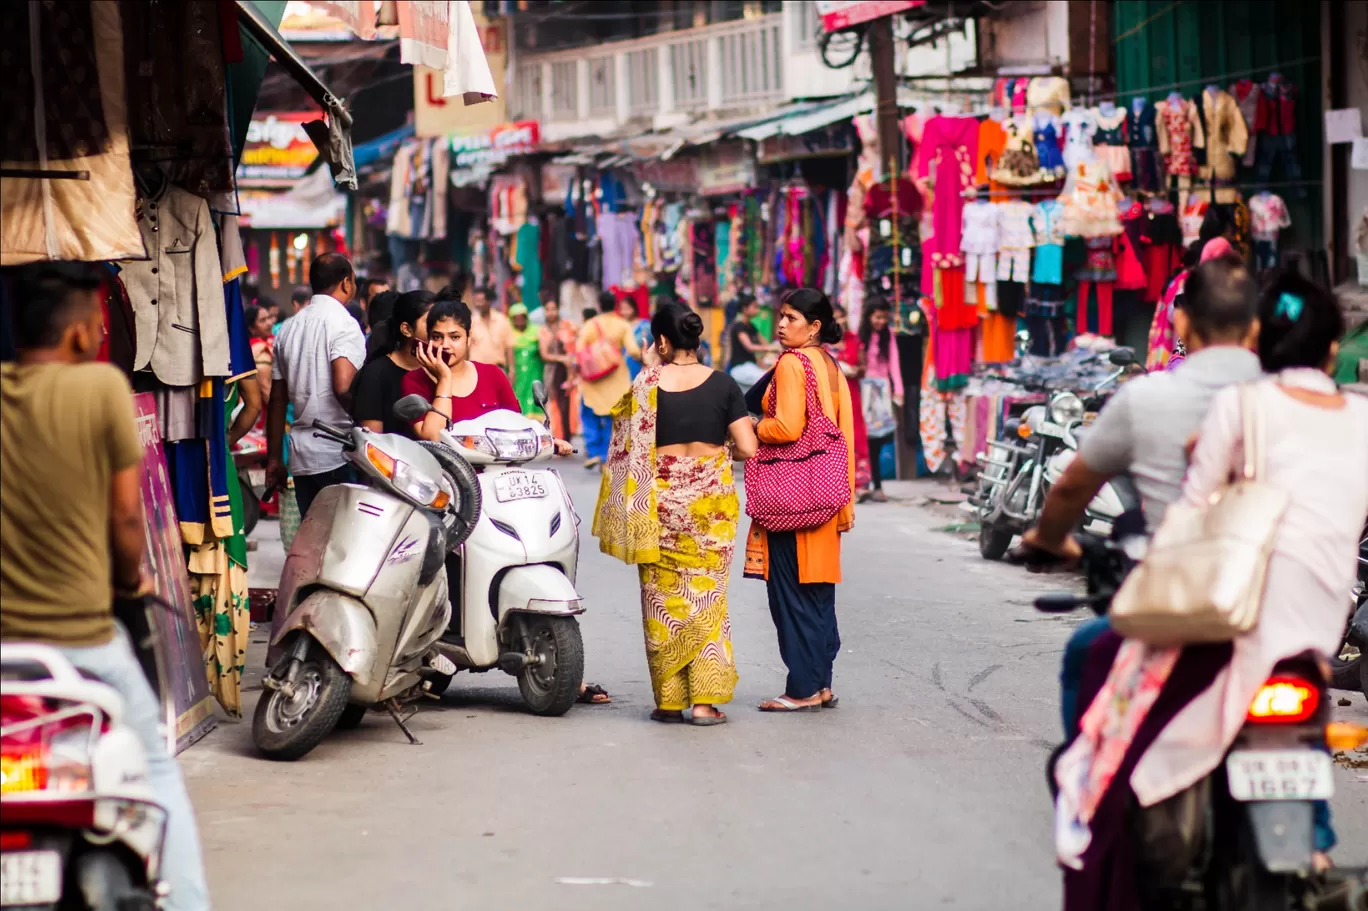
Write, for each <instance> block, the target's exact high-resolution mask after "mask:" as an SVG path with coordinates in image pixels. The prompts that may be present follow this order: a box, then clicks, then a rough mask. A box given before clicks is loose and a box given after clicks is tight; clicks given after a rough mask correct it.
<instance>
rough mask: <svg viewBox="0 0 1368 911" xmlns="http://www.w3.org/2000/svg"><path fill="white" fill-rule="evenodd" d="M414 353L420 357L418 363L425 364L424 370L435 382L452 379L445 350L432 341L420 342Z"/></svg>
mask: <svg viewBox="0 0 1368 911" xmlns="http://www.w3.org/2000/svg"><path fill="white" fill-rule="evenodd" d="M414 354H415V356H416V357H417V358H418V363H420V364H422V365H423V372H424V373H426V374H427V375H428V377H429V378H430V379H431V380H432V381H433V382H434V383H440V382H442V380H449V379H451V368H450V367H449V366H447V362H446V358H445V357H444V356H443V352H442V351H441V349H439V348H438V347H437V346H436V345H434V344H433V343H432V342H419V343H418V349H417V350H416V351H415V352H414Z"/></svg>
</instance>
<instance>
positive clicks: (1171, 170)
mask: <svg viewBox="0 0 1368 911" xmlns="http://www.w3.org/2000/svg"><path fill="white" fill-rule="evenodd" d="M1155 109H1156V110H1157V112H1158V116H1157V121H1158V128H1159V151H1160V152H1162V153H1163V155H1164V170H1165V171H1166V172H1168V174H1169V175H1170V176H1178V177H1192V176H1194V175H1196V174H1197V155H1196V150H1197V149H1199V148H1205V147H1206V137H1205V136H1204V135H1203V134H1202V123H1201V120H1200V119H1199V118H1198V116H1197V105H1195V104H1193V103H1192V102H1191V101H1188V100H1187V99H1186V98H1175V97H1173V96H1169V98H1166V99H1165V100H1163V101H1161V102H1159V103H1158V104H1156V105H1155Z"/></svg>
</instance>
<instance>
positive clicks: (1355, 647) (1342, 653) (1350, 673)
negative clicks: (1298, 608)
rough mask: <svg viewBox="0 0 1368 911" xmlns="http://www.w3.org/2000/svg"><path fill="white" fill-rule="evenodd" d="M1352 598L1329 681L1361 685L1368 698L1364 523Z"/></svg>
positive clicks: (1367, 540)
mask: <svg viewBox="0 0 1368 911" xmlns="http://www.w3.org/2000/svg"><path fill="white" fill-rule="evenodd" d="M1351 601H1352V604H1353V607H1352V608H1351V609H1350V612H1349V625H1348V626H1347V627H1345V630H1344V641H1343V642H1341V643H1340V648H1339V652H1338V653H1337V654H1336V655H1335V656H1334V657H1332V658H1331V659H1330V669H1331V679H1330V685H1331V686H1332V687H1334V688H1335V689H1337V690H1356V689H1361V690H1362V691H1363V697H1364V698H1365V699H1368V661H1364V660H1363V653H1364V650H1366V649H1368V526H1364V529H1363V538H1362V539H1361V540H1360V541H1359V553H1358V580H1357V582H1356V583H1355V585H1354V592H1353V595H1352V597H1351Z"/></svg>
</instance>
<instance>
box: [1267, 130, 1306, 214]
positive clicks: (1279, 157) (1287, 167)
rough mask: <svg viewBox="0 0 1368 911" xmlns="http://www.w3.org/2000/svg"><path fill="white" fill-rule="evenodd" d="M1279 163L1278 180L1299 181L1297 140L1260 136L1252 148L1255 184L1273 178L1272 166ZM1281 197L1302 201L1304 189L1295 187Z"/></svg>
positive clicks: (1293, 138) (1304, 193)
mask: <svg viewBox="0 0 1368 911" xmlns="http://www.w3.org/2000/svg"><path fill="white" fill-rule="evenodd" d="M1279 163H1281V165H1282V168H1281V170H1282V174H1281V176H1280V178H1279V179H1280V180H1283V181H1288V182H1292V181H1299V180H1301V178H1302V173H1301V163H1300V162H1298V161H1297V138H1296V137H1295V136H1268V135H1260V136H1259V142H1258V145H1256V146H1255V147H1254V180H1255V182H1256V183H1261V184H1266V183H1268V182H1269V181H1270V179H1271V178H1272V176H1273V168H1274V166H1275V165H1277V164H1279ZM1283 196H1291V197H1294V198H1296V199H1303V198H1305V196H1306V188H1305V187H1295V188H1293V190H1292V192H1291V193H1284V194H1283Z"/></svg>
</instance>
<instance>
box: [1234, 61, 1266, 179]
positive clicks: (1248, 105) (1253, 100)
mask: <svg viewBox="0 0 1368 911" xmlns="http://www.w3.org/2000/svg"><path fill="white" fill-rule="evenodd" d="M1230 97H1232V98H1234V99H1235V106H1236V107H1237V108H1239V111H1240V119H1242V120H1243V121H1244V125H1245V136H1246V137H1247V138H1246V140H1245V152H1244V155H1243V156H1241V158H1240V164H1242V165H1244V166H1245V167H1246V168H1252V167H1254V161H1255V150H1256V148H1257V146H1258V132H1257V129H1256V126H1257V124H1258V119H1259V102H1260V101H1262V99H1263V92H1262V91H1261V90H1260V89H1259V84H1258V83H1257V82H1255V81H1254V80H1253V79H1239V80H1236V81H1235V82H1233V83H1231V86H1230Z"/></svg>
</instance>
